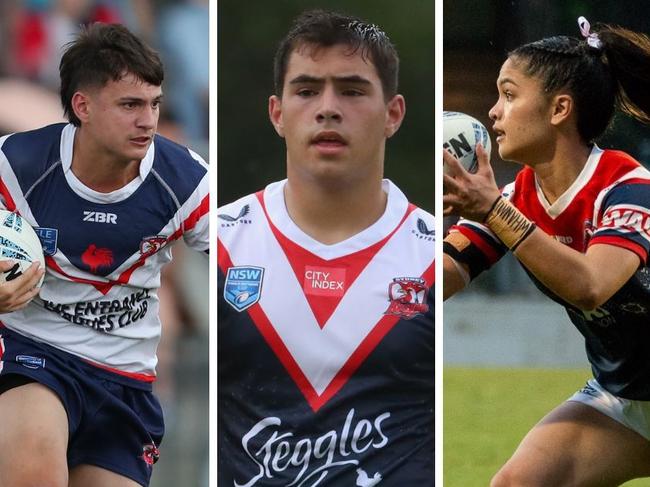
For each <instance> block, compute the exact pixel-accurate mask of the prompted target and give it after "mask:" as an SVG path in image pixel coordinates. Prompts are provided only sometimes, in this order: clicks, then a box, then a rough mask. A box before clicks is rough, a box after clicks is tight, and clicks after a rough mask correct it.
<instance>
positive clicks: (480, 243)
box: [452, 225, 499, 265]
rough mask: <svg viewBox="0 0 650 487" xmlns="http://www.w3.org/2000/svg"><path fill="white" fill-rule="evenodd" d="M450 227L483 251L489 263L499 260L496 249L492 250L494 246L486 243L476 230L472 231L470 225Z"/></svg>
mask: <svg viewBox="0 0 650 487" xmlns="http://www.w3.org/2000/svg"><path fill="white" fill-rule="evenodd" d="M452 229H453V230H457V231H458V232H460V233H462V234H463V235H464V236H465V237H467V238H468V239H469V241H470V242H472V244H474V245H475V246H476V247H478V249H479V250H480V251H481V252H482V253H483V255H484V256H485V258H486V259H487V260H488V262H489V264H490V265H492V264H494V263H495V262H496V261H497V260H499V254H498V253H497V251H496V250H494V248H493V247H492V246H491V245H490V244H489V243H487V242H486V241H485V240H484V239H483V237H481V236H480V235H478V234H477V233H476V232H474V231H473V230H472V229H471V228H470V227H467V226H460V225H458V226H454V227H452Z"/></svg>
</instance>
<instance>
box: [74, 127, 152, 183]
mask: <svg viewBox="0 0 650 487" xmlns="http://www.w3.org/2000/svg"><path fill="white" fill-rule="evenodd" d="M71 170H72V172H73V174H74V175H75V176H76V177H77V179H79V181H81V182H82V183H83V184H84V185H85V186H87V187H88V188H90V189H92V190H94V191H98V192H100V193H110V192H111V191H115V190H118V189H120V188H123V187H124V186H126V185H127V184H128V183H129V182H131V181H133V179H135V178H136V177H137V176H138V174H139V171H140V161H136V160H133V161H125V160H119V159H117V158H116V157H115V156H114V155H113V154H110V153H108V152H107V151H106V150H104V149H103V148H102V147H100V146H99V145H98V144H97V143H95V141H93V140H92V139H91V138H90V137H88V136H84V134H83V133H82V129H77V131H76V133H75V138H74V146H73V151H72V167H71Z"/></svg>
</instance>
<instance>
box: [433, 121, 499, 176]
mask: <svg viewBox="0 0 650 487" xmlns="http://www.w3.org/2000/svg"><path fill="white" fill-rule="evenodd" d="M442 139H443V143H442V147H443V148H444V149H446V150H447V151H449V153H450V154H451V155H453V156H455V157H456V159H458V161H459V162H460V164H461V165H462V166H463V167H464V168H465V169H466V170H467V171H469V172H476V169H477V167H478V159H477V157H476V144H478V143H481V144H482V145H483V147H484V148H485V150H486V151H487V153H488V156H489V155H490V150H491V149H492V144H491V142H490V135H489V134H488V131H487V129H486V128H485V126H484V125H483V124H482V123H481V122H479V121H478V120H476V119H475V118H474V117H470V116H469V115H466V114H464V113H460V112H443V114H442ZM444 168H445V169H444V170H445V173H446V172H447V167H446V166H444Z"/></svg>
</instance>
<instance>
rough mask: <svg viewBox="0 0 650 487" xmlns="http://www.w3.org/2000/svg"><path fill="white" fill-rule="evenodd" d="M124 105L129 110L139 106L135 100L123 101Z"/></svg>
mask: <svg viewBox="0 0 650 487" xmlns="http://www.w3.org/2000/svg"><path fill="white" fill-rule="evenodd" d="M122 106H123V107H124V108H126V109H127V110H132V109H134V108H135V107H136V106H137V103H136V102H134V101H127V102H124V103H122Z"/></svg>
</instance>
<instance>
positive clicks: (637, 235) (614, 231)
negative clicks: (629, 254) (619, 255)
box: [594, 183, 650, 252]
mask: <svg viewBox="0 0 650 487" xmlns="http://www.w3.org/2000/svg"><path fill="white" fill-rule="evenodd" d="M604 236H615V237H620V238H624V239H626V240H631V241H633V242H635V243H636V244H637V245H640V246H641V247H643V248H644V249H645V251H646V252H650V184H648V183H630V184H621V185H619V186H616V187H615V188H613V189H612V190H611V191H610V192H609V194H608V195H607V196H606V197H605V199H604V201H603V210H602V219H601V221H600V222H599V225H598V229H597V230H596V232H595V233H594V237H604Z"/></svg>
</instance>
